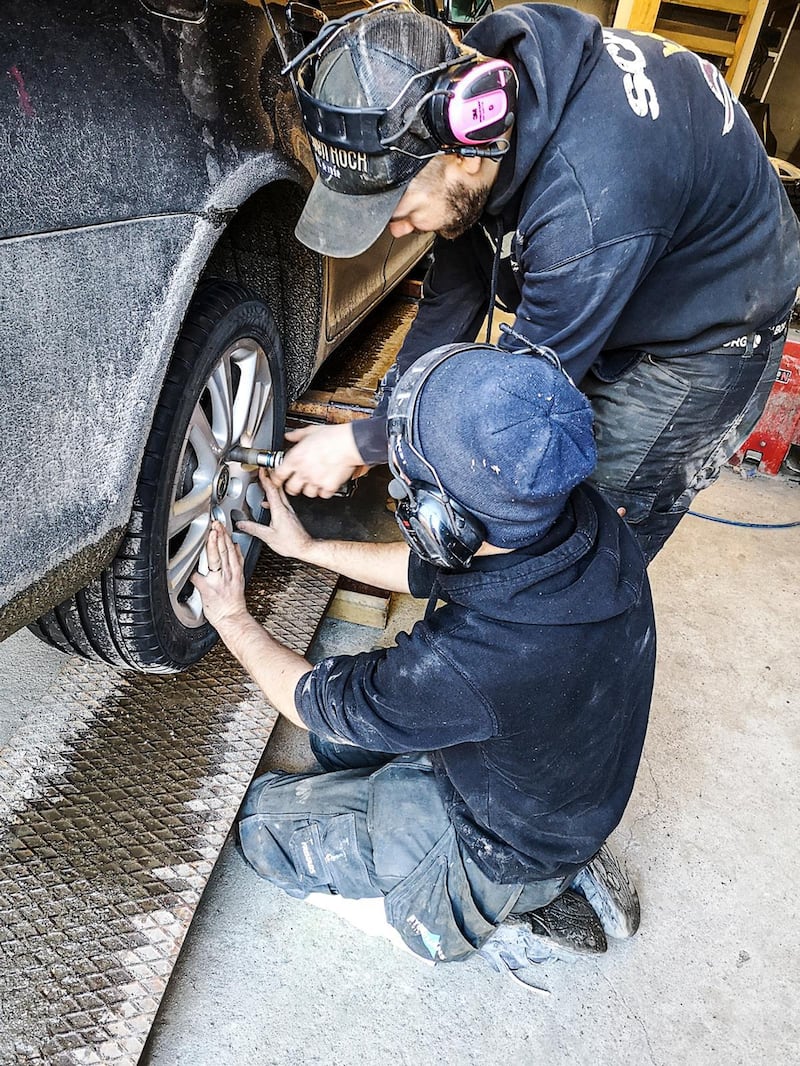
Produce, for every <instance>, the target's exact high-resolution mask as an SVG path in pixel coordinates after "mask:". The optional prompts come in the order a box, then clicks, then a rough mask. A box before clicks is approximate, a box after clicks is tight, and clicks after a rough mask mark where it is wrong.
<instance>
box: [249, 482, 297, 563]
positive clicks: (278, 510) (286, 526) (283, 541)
mask: <svg viewBox="0 0 800 1066" xmlns="http://www.w3.org/2000/svg"><path fill="white" fill-rule="evenodd" d="M273 476H274V471H272V472H270V473H267V471H266V470H260V471H259V479H260V481H261V486H262V488H263V489H264V492H265V493H266V495H267V499H266V505H267V507H269V525H268V526H265V525H262V524H261V523H260V522H237V523H236V528H237V529H240V530H241V531H242V533H247V534H248V535H249V536H251V537H256V538H257V539H258V540H260V541H263V543H264V544H266V545H267V547H268V548H272V550H273V551H274V552H275V553H276V554H277V555H283V556H285V557H287V558H290V559H306V560H307V559H308V556H309V554H310V552H311V549H312V548H313V546H314V543H315V541H314V538H313V537H311V536H309V534H308V533H307V532H306V531H305V529H304V528H303V526H302V525H301V524H300V520H299V519H298V517H297V515H296V514H295V513H294V511H293V509H292V507H291V505H290V503H289V501H288V500H287V499H286V493H285V492H284V491H283V489H282V488H280V487H279V486H277V485H274V484H273V482H272V477H273Z"/></svg>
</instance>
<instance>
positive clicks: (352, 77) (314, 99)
mask: <svg viewBox="0 0 800 1066" xmlns="http://www.w3.org/2000/svg"><path fill="white" fill-rule="evenodd" d="M317 41H318V42H319V46H318V48H317V49H316V50H313V49H312V50H311V51H310V53H309V55H308V57H307V58H306V59H305V61H304V62H302V63H301V64H300V67H299V70H298V90H299V96H300V106H301V109H302V112H303V121H304V124H305V127H306V130H307V132H308V134H309V139H310V143H311V149H312V151H313V153H314V158H315V161H316V164H317V169H318V171H319V176H318V177H317V179H316V181H315V182H314V186H313V188H312V190H311V194H310V195H309V198H308V200H307V202H306V205H305V208H304V210H303V213H302V215H301V216H300V220H299V222H298V223H297V227H296V229H295V233H296V235H297V238H298V240H300V241H302V242H303V244H305V245H307V246H308V247H309V248H311V249H313V250H314V251H316V252H321V253H322V254H324V255H330V256H335V257H337V258H344V259H347V258H351V257H353V256H356V255H360V254H361V253H362V252H364V251H366V249H367V248H369V246H370V245H371V244H373V243H374V242H375V241H376V240H377V239H378V237H379V236H380V235H381V233H382V232H383V231H384V229H385V228H386V226H387V225H388V223H389V220H390V219H391V217H392V214H393V212H394V209H395V207H396V206H397V204H398V203H399V201H400V199H401V198H402V196H403V193H404V192H405V190H406V188H407V187H408V184H409V182H410V181H411V180H412V178H414V176H415V175H416V174H417V173H418V172H419V171H420V170H421V169H422V167H423V166H424V165H425V163H426V162H427V161H428V160H429V159H431V158H432V157H433V156H434V155H438V154H439V152H440V151H441V146H440V145H439V143H438V141H437V140H436V139H435V138H434V136H433V134H432V132H431V130H430V129H429V128H428V127H427V125H426V123H425V120H424V115H423V114H421V113H420V111H419V110H418V105H419V102H420V101H421V100H422V99H423V97H424V96H425V95H426V94H427V93H428V92H430V90H431V88H432V85H433V83H434V81H435V79H436V78H437V76H438V73H439V71H438V70H437V68H440V67H443V66H446V65H447V64H449V63H451V62H453V61H454V60H456V59H458V58H459V56H460V55H461V52H460V50H459V48H458V46H457V44H456V43H455V41H454V40H453V38H452V37H451V36H450V33H449V32H448V30H447V28H446V27H445V26H444V25H443V24H442V23H441V22H438V21H437V20H436V19H433V18H430V17H429V16H427V15H423V14H421V13H420V12H418V11H416V10H415V9H414V8H413V7H411V6H410V5H408V4H406V3H391V4H386V5H383V4H381V5H378V6H377V7H376V8H373V9H371V10H368V11H366V12H364V14H363V15H359V16H358V17H357V18H354V19H352V18H351V19H347V18H345V19H343V20H342V25H341V27H340V28H339V29H338V30H333V31H332V29H331V25H330V24H328V25H327V26H326V27H325V28H323V31H322V33H321V34H320V36H319V37H318V38H317ZM387 145H388V147H387Z"/></svg>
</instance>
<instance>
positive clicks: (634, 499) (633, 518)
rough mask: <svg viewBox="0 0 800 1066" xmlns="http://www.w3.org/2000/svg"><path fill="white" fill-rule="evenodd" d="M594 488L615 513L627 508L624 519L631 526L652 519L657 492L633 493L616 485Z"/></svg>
mask: <svg viewBox="0 0 800 1066" xmlns="http://www.w3.org/2000/svg"><path fill="white" fill-rule="evenodd" d="M590 482H591V479H590ZM591 483H593V482H591ZM594 487H595V488H596V489H597V491H598V492H599V493H600V495H601V496H602V497H603V499H604V500H605V501H606V502H607V503H610V504H611V506H612V507H613V508H614V510H615V511H616V510H617V509H618V508H620V507H624V508H625V514H624V516H623V517H624V518H625V521H626V522H627V524H628V525H629V526H635V525H638V524H639V522H644V521H645V520H646V519H648V518H649V517H650V514H651V512H652V510H653V504H654V503H655V499H656V494H655V492H631V490H630V489H619V488H617V487H616V485H597V484H595V485H594Z"/></svg>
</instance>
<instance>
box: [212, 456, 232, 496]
mask: <svg viewBox="0 0 800 1066" xmlns="http://www.w3.org/2000/svg"><path fill="white" fill-rule="evenodd" d="M230 483H231V472H230V469H229V467H228V465H227V464H226V463H223V464H222V466H221V467H220V470H219V473H218V474H217V479H216V483H215V485H214V496H215V497H216V499H217V500H224V499H225V496H226V495H227V493H228V486H229V485H230Z"/></svg>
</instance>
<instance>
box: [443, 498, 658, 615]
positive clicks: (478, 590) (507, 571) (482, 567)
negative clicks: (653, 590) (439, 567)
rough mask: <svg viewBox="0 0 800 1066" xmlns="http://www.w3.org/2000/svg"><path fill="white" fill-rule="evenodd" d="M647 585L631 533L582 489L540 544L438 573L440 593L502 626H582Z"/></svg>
mask: <svg viewBox="0 0 800 1066" xmlns="http://www.w3.org/2000/svg"><path fill="white" fill-rule="evenodd" d="M570 530H571V532H570ZM565 531H566V532H565ZM645 580H646V570H645V566H644V561H643V559H642V553H641V551H640V549H639V546H638V544H637V543H636V540H635V539H634V537H633V534H632V533H631V532H630V530H629V529H628V528H627V526H626V525H625V523H624V522H623V521H622V520H621V519H620V518H619V516H618V515H617V514H616V513H615V512H614V510H613V508H611V507H610V506H609V504H607V503H606V502H605V500H603V499H602V498H601V497H600V496H599V495H598V493H597V492H596V491H595V490H594V489H592V488H589V487H588V486H586V485H582V486H580V487H578V488H577V489H575V490H574V492H573V493H572V495H571V496H570V501H569V504H568V507H567V511H566V512H565V514H564V515H563V516H562V519H561V520H560V522H559V523H557V524H556V526H555V527H554V528H553V529H552V530H551V531H550V532H549V533H548V534H547V535H546V536H545V537H543V538H542V539H541V540H540V541H538V542H537V543H536V544H534V545H532V546H531V547H530V548H527V549H526V548H521V549H517V550H516V551H514V552H511V553H510V554H508V555H492V556H484V557H479V558H478V559H476V560H475V561H474V562H473V565H472V568H471V569H470V570H467V571H464V572H461V573H447V572H445V571H439V573H438V577H437V582H436V592H437V594H438V595H440V596H441V598H442V599H445V600H448V601H449V602H450V603H455V604H460V605H461V606H463V607H468V608H469V609H470V610H471V611H475V612H476V613H478V614H481V615H484V616H485V617H488V618H492V619H495V620H498V621H502V622H513V623H516V624H520V619H522V618H524V620H525V623H524V624H530V625H550V626H552V625H582V624H584V623H587V622H599V621H602V620H604V619H607V618H614V617H616V616H617V615H619V614H622V613H623V612H624V611H627V610H629V609H630V608H631V607H632V606H633V605H634V604H635V603H636V602H637V600H638V599H639V596H640V593H641V589H642V585H643V583H644V581H645Z"/></svg>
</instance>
